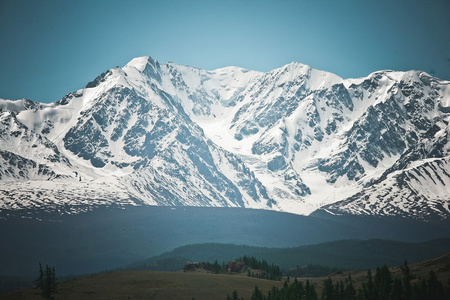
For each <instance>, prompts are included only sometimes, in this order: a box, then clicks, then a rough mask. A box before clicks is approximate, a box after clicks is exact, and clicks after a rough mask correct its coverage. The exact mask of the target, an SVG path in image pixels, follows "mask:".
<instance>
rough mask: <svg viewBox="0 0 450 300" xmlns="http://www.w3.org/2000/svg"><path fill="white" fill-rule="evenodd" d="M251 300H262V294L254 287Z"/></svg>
mask: <svg viewBox="0 0 450 300" xmlns="http://www.w3.org/2000/svg"><path fill="white" fill-rule="evenodd" d="M252 300H263V294H262V292H261V291H260V289H259V288H258V287H257V286H256V285H255V289H254V290H253V294H252Z"/></svg>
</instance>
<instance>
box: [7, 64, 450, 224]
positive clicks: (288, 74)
mask: <svg viewBox="0 0 450 300" xmlns="http://www.w3.org/2000/svg"><path fill="white" fill-rule="evenodd" d="M449 122H450V82H448V81H443V80H439V79H438V78H435V77H432V76H430V75H428V74H427V73H424V72H420V71H408V72H396V71H379V72H375V73H373V74H370V75H369V76H367V77H365V78H358V79H342V78H340V77H339V76H336V75H334V74H332V73H328V72H325V71H320V70H316V69H313V68H311V67H309V66H306V65H303V64H300V63H295V62H294V63H291V64H288V65H286V66H284V67H281V68H279V69H275V70H272V71H270V72H267V73H262V72H257V71H251V70H245V69H242V68H238V67H226V68H221V69H217V70H213V71H206V70H202V69H199V68H195V67H190V66H184V65H178V64H175V63H165V64H162V63H159V62H158V61H157V60H154V59H152V58H151V57H139V58H135V59H133V60H132V61H130V62H129V63H128V64H127V65H125V66H124V67H123V68H120V67H116V68H114V69H111V70H108V71H107V72H105V73H103V74H101V75H100V76H98V77H97V78H96V79H95V80H93V81H92V82H89V83H88V84H87V85H86V87H85V88H83V89H80V90H78V91H75V92H72V93H70V94H68V95H66V96H65V97H64V98H63V99H61V100H59V101H57V102H54V103H50V104H44V103H38V102H32V101H30V100H26V99H22V100H15V101H13V100H0V131H1V135H0V180H1V181H0V209H12V210H20V209H25V208H41V209H46V210H57V211H60V212H61V213H73V212H79V211H83V210H86V209H90V208H92V207H96V206H104V205H164V206H217V207H219V206H228V207H247V208H258V209H273V210H280V211H287V212H292V213H296V214H310V213H312V212H314V211H316V210H318V209H321V210H322V211H326V212H328V213H332V214H347V213H349V214H365V215H391V216H392V215H395V216H403V217H409V218H423V219H430V218H439V219H447V218H448V217H449V216H450V196H449V195H450V156H449V155H450V142H449V131H450V130H449V125H448V124H449Z"/></svg>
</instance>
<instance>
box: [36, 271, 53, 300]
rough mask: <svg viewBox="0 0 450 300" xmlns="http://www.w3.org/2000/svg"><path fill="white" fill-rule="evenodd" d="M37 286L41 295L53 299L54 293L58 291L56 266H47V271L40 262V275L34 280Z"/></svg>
mask: <svg viewBox="0 0 450 300" xmlns="http://www.w3.org/2000/svg"><path fill="white" fill-rule="evenodd" d="M34 284H35V288H36V289H37V290H40V293H39V294H40V295H41V296H42V297H43V298H45V299H47V300H51V299H54V298H53V294H55V293H56V285H57V281H56V272H55V268H54V267H53V268H50V267H49V266H48V265H46V266H45V271H44V270H43V269H42V264H41V263H39V277H38V278H37V279H36V280H35V281H34Z"/></svg>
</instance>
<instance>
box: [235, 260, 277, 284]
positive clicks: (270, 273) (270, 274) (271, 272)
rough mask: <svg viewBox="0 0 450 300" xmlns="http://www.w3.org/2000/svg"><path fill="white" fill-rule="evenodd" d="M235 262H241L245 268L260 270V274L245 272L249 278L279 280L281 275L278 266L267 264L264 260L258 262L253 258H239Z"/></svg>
mask: <svg viewBox="0 0 450 300" xmlns="http://www.w3.org/2000/svg"><path fill="white" fill-rule="evenodd" d="M237 261H241V262H243V263H244V264H245V265H246V266H248V267H250V268H252V269H256V270H260V271H262V272H251V271H250V269H248V270H247V275H248V276H249V277H257V278H263V279H269V280H281V278H282V277H283V273H282V272H281V269H280V267H279V266H277V265H274V264H269V263H268V262H267V261H266V260H265V259H263V260H258V259H256V258H255V257H254V256H251V257H248V256H245V255H244V256H243V257H239V258H238V259H237Z"/></svg>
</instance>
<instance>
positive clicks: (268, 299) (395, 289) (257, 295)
mask: <svg viewBox="0 0 450 300" xmlns="http://www.w3.org/2000/svg"><path fill="white" fill-rule="evenodd" d="M412 282H413V283H412ZM226 299H227V300H244V299H243V298H239V295H238V294H237V292H236V291H233V293H232V295H231V296H230V295H227V298H226ZM294 299H295V300H319V299H321V300H429V299H430V300H431V299H433V300H448V299H450V290H449V289H447V290H446V289H445V288H444V286H443V285H442V283H441V282H440V281H439V280H438V279H437V277H436V274H435V273H434V272H433V271H430V273H429V274H428V277H427V278H424V279H422V280H418V279H417V280H416V278H414V277H413V276H412V275H411V272H410V269H409V267H408V265H407V263H406V261H405V263H404V265H403V266H401V276H393V274H392V273H391V271H390V270H389V268H388V267H387V266H386V265H384V266H383V267H377V268H376V270H375V275H372V272H371V271H370V270H369V271H368V272H367V276H366V278H365V280H364V281H363V283H362V287H361V288H359V289H356V287H355V284H354V282H353V280H352V277H351V276H350V275H349V276H348V278H346V279H345V280H344V281H342V280H339V281H335V282H333V280H332V279H331V278H330V277H328V278H327V279H325V280H324V282H323V289H322V293H321V297H320V298H319V297H318V294H317V293H316V290H315V286H314V285H313V284H311V283H310V282H309V281H308V280H307V281H306V283H302V282H301V281H298V280H297V278H295V279H294V280H293V282H289V278H288V279H287V280H286V281H285V282H284V285H283V287H282V288H277V287H273V288H272V289H271V290H270V291H269V292H268V293H267V294H265V295H264V294H263V293H262V292H261V290H260V289H259V288H258V287H257V286H255V289H254V291H253V293H252V296H251V300H294Z"/></svg>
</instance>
